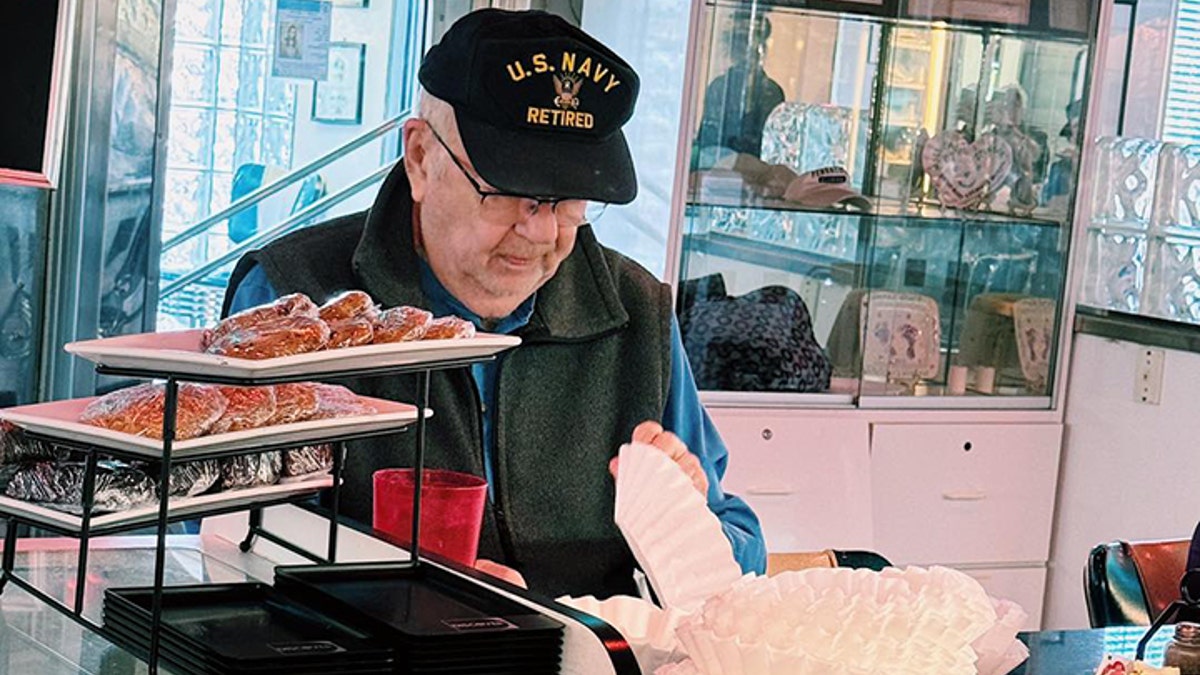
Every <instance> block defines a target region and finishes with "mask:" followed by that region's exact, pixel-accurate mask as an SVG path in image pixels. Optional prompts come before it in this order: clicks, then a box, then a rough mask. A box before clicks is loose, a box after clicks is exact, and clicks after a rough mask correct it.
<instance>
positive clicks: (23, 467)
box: [3, 461, 158, 515]
mask: <svg viewBox="0 0 1200 675" xmlns="http://www.w3.org/2000/svg"><path fill="white" fill-rule="evenodd" d="M86 472H87V466H86V465H85V464H84V463H82V462H63V463H60V462H26V463H23V464H14V465H12V466H9V467H5V475H4V476H3V482H4V483H5V485H4V494H5V496H7V497H12V498H14V499H22V500H25V501H28V502H36V503H38V504H41V505H42V506H47V507H49V508H53V509H56V510H59V511H66V512H68V513H74V514H77V515H78V514H82V513H83V478H84V474H85V473H86ZM94 494H95V499H94V501H93V506H92V512H93V513H111V512H114V511H124V510H126V509H129V508H132V507H135V506H139V505H141V504H145V503H147V502H151V501H154V500H155V499H156V498H157V496H158V495H157V491H156V490H155V486H154V481H153V480H151V479H150V477H149V476H147V475H146V474H145V473H143V472H141V471H139V470H138V469H136V468H134V467H131V466H129V465H127V464H123V463H121V462H115V461H102V462H98V463H97V464H96V486H95V493H94Z"/></svg>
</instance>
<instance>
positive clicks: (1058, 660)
mask: <svg viewBox="0 0 1200 675" xmlns="http://www.w3.org/2000/svg"><path fill="white" fill-rule="evenodd" d="M1145 632H1146V628H1145V627H1143V626H1134V627H1129V628H1103V629H1096V630H1066V631H1040V632H1037V633H1022V634H1021V636H1020V637H1021V640H1023V641H1024V642H1025V643H1026V644H1028V645H1029V660H1028V661H1026V662H1025V664H1024V665H1023V666H1022V667H1020V668H1017V669H1016V670H1014V671H1013V675H1093V674H1094V673H1095V672H1096V666H1098V665H1100V660H1101V659H1103V658H1104V655H1105V654H1115V655H1117V656H1124V657H1127V658H1130V659H1132V658H1133V657H1134V655H1135V654H1136V653H1137V643H1138V640H1141V639H1142V636H1143V635H1144V634H1145ZM1174 632H1175V630H1174V628H1173V627H1171V626H1164V627H1163V628H1162V630H1160V631H1159V632H1158V633H1156V634H1155V636H1154V639H1153V641H1151V643H1150V646H1149V647H1148V648H1147V649H1146V661H1147V662H1148V663H1150V664H1151V665H1154V666H1157V665H1160V664H1161V663H1162V655H1163V649H1165V648H1166V646H1167V643H1168V642H1170V640H1171V636H1172V635H1173V634H1174Z"/></svg>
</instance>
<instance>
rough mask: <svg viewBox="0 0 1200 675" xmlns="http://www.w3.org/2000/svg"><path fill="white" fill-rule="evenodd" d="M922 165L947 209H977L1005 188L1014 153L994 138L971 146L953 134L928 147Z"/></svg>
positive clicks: (937, 138)
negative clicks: (1001, 188) (1002, 187)
mask: <svg viewBox="0 0 1200 675" xmlns="http://www.w3.org/2000/svg"><path fill="white" fill-rule="evenodd" d="M921 162H922V164H923V165H924V167H925V172H926V173H927V174H929V180H930V181H931V182H932V183H933V186H934V188H936V189H937V195H938V199H939V200H940V201H941V203H942V205H943V206H946V207H950V208H963V209H973V208H977V207H978V206H979V205H980V204H981V203H982V202H984V201H985V200H987V199H989V198H990V197H991V196H992V195H993V194H994V193H995V192H996V191H997V190H999V189H1000V187H1001V186H1002V185H1003V184H1004V180H1005V178H1006V177H1007V176H1008V172H1009V170H1010V169H1012V162H1013V152H1012V148H1011V147H1009V145H1008V143H1007V142H1005V141H1004V139H1002V138H999V137H997V136H995V135H994V134H981V135H980V136H979V138H977V139H975V142H974V143H971V142H968V141H967V139H966V137H964V136H963V135H962V133H960V132H958V131H953V130H951V131H943V132H942V133H940V134H938V135H936V136H934V137H933V138H931V139H929V140H928V141H927V142H926V143H925V149H924V150H923V151H922V152H921Z"/></svg>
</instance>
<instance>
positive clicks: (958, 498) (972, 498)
mask: <svg viewBox="0 0 1200 675" xmlns="http://www.w3.org/2000/svg"><path fill="white" fill-rule="evenodd" d="M942 499H945V500H946V501H948V502H981V501H983V500H985V499H987V493H986V492H984V491H983V490H950V491H949V492H943V493H942Z"/></svg>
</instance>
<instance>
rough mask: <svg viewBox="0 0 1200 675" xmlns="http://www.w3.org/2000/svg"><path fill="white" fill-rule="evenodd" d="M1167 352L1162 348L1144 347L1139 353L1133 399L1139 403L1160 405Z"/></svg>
mask: <svg viewBox="0 0 1200 675" xmlns="http://www.w3.org/2000/svg"><path fill="white" fill-rule="evenodd" d="M1165 360H1166V353H1165V352H1164V351H1163V350H1161V349H1143V350H1142V351H1141V352H1139V353H1138V362H1137V369H1136V373H1135V374H1134V382H1133V400H1135V401H1137V402H1138V403H1146V404H1149V405H1158V404H1159V402H1160V401H1162V383H1163V362H1164V361H1165Z"/></svg>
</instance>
